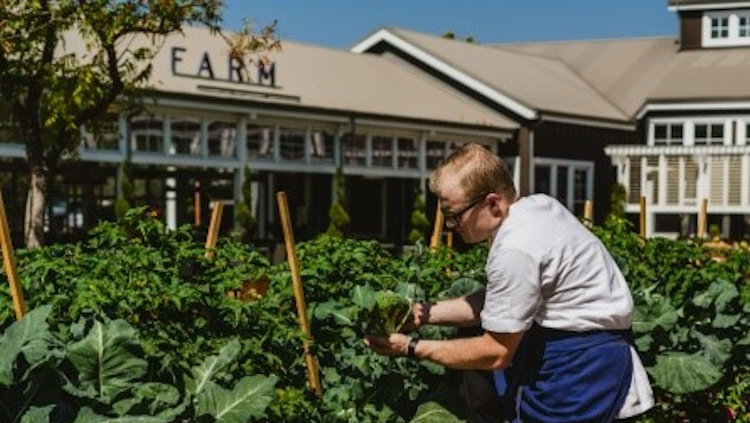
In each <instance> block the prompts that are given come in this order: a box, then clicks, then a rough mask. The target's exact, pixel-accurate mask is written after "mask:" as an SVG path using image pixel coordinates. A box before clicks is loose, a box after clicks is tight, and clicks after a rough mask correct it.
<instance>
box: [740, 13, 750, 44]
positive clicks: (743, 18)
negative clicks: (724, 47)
mask: <svg viewBox="0 0 750 423" xmlns="http://www.w3.org/2000/svg"><path fill="white" fill-rule="evenodd" d="M738 18H739V21H738V30H739V33H738V34H737V35H738V36H739V37H740V38H748V37H750V14H746V15H739V17H738Z"/></svg>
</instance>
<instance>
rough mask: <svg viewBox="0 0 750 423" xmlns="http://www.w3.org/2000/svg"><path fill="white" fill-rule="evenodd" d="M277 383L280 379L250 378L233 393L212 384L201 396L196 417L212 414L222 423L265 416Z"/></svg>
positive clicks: (267, 377) (243, 422) (242, 380)
mask: <svg viewBox="0 0 750 423" xmlns="http://www.w3.org/2000/svg"><path fill="white" fill-rule="evenodd" d="M277 380H278V378H277V377H276V376H261V375H255V376H246V377H244V378H242V379H240V381H239V382H237V384H236V385H235V387H234V389H232V390H227V389H224V388H222V387H220V386H218V385H216V384H215V383H209V384H207V385H206V386H205V389H204V390H203V391H201V392H200V394H198V396H197V400H198V403H197V406H196V414H197V415H202V414H210V415H211V416H213V417H214V418H215V419H216V422H218V423H247V421H248V420H249V419H251V418H253V417H262V416H263V415H264V414H265V410H266V407H267V406H268V404H269V403H270V402H271V399H272V398H273V388H274V386H275V385H276V382H277Z"/></svg>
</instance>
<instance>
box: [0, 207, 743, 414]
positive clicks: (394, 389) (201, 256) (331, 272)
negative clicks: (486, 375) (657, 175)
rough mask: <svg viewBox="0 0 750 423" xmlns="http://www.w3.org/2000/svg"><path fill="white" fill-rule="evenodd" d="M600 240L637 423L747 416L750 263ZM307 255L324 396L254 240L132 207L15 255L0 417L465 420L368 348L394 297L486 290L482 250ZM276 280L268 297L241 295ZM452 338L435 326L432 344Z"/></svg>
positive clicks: (436, 391) (434, 374)
mask: <svg viewBox="0 0 750 423" xmlns="http://www.w3.org/2000/svg"><path fill="white" fill-rule="evenodd" d="M594 231H595V232H596V233H597V235H598V236H599V237H600V238H601V239H602V240H603V242H604V243H605V244H606V245H607V247H608V248H610V250H611V251H612V253H613V254H614V256H615V258H616V259H617V261H618V263H619V264H620V266H621V268H622V270H623V273H624V274H625V276H626V278H627V279H628V281H629V283H630V285H631V288H632V290H633V292H634V298H635V300H636V304H637V308H636V314H635V322H634V332H635V335H636V346H637V348H638V350H639V351H640V353H641V356H642V358H643V360H644V364H645V365H646V366H647V367H648V368H649V373H650V376H651V377H652V381H653V383H654V388H655V392H656V394H657V401H658V404H657V407H656V408H655V409H654V410H653V411H651V412H650V413H648V414H647V415H646V416H644V417H642V418H641V421H658V422H676V421H686V422H687V421H722V420H721V419H724V420H728V418H729V417H730V416H732V415H734V416H735V417H734V418H735V419H736V420H735V421H744V422H748V421H750V414H749V413H750V409H749V407H748V403H750V398H749V395H750V364H749V362H750V355H749V354H750V350H749V349H748V346H749V345H750V317H749V316H748V315H749V314H750V283H749V282H748V279H749V278H750V256H749V255H748V251H747V250H745V249H742V248H737V249H733V250H728V251H727V252H726V260H725V261H716V260H712V259H711V256H710V254H709V252H707V251H706V250H705V249H704V248H703V247H702V246H701V245H700V244H699V243H693V242H683V241H670V240H664V239H649V240H647V241H646V242H641V240H640V239H639V238H638V237H637V236H636V235H634V234H633V233H632V228H630V227H629V226H627V224H626V223H625V222H623V221H620V220H612V221H610V222H608V224H607V225H606V226H605V227H596V228H594ZM297 254H298V258H299V263H300V267H301V276H302V279H303V280H304V284H305V286H304V289H305V298H306V301H307V305H308V309H307V311H308V316H309V321H310V326H311V330H312V339H310V341H311V351H312V353H313V355H314V356H315V357H316V359H317V361H318V364H319V368H320V379H321V383H322V395H321V396H320V397H318V396H316V395H314V394H313V393H312V392H311V391H310V389H308V378H307V372H306V369H305V362H304V357H303V351H302V345H303V341H304V340H305V336H304V335H303V332H302V331H301V330H300V327H299V323H298V321H297V316H296V308H295V302H294V295H293V290H292V284H291V276H290V271H289V268H288V266H287V265H286V264H280V265H272V264H271V263H269V261H268V260H267V259H266V258H265V257H264V256H263V255H261V254H260V253H258V252H256V251H254V250H253V249H252V248H250V247H249V246H247V245H242V244H239V243H235V242H232V241H229V240H227V239H221V240H219V243H218V246H217V248H216V251H215V254H214V256H213V258H206V257H205V249H204V248H203V245H202V244H201V242H200V241H195V240H193V239H192V235H191V232H190V229H189V228H182V229H179V230H177V231H168V230H166V228H165V227H164V225H163V224H162V223H161V222H160V221H158V220H155V219H154V218H152V217H150V216H148V215H147V214H145V213H143V210H140V209H136V210H133V211H131V212H130V213H129V214H128V217H127V218H126V219H125V220H124V221H123V222H122V223H121V224H114V223H104V224H102V225H100V226H99V227H97V228H96V229H95V230H94V231H93V232H92V233H91V237H90V238H89V239H88V240H87V241H85V242H81V243H77V244H67V245H51V246H48V247H44V248H41V249H38V250H34V251H20V252H19V254H18V262H19V274H20V276H21V283H22V285H23V289H24V292H25V296H26V301H27V304H28V306H29V309H30V310H32V311H31V313H30V314H29V315H27V316H26V317H25V318H24V319H23V320H22V321H21V322H19V323H17V324H13V322H14V320H15V318H14V314H13V307H12V304H11V298H10V295H9V291H8V286H7V283H5V280H4V278H5V275H4V274H2V277H0V282H2V283H0V330H2V335H1V336H0V351H2V352H3V353H2V354H0V404H1V405H0V421H3V422H4V421H6V420H7V421H10V422H12V421H17V422H21V421H24V422H37V421H38V422H46V421H50V422H56V421H60V422H63V421H64V422H72V421H76V422H81V423H83V422H89V421H90V422H100V421H123V422H125V421H147V422H172V421H176V422H182V421H191V422H200V421H222V422H247V421H267V422H282V421H287V422H322V421H326V422H327V421H333V422H336V421H342V422H396V421H405V422H408V421H411V420H418V419H419V418H420V416H426V415H429V416H431V417H430V419H428V420H422V421H440V422H442V421H446V422H450V421H460V420H461V419H463V418H464V417H465V410H464V408H463V404H462V402H461V401H460V400H457V399H456V398H457V397H458V393H457V390H456V385H457V382H458V374H457V373H455V372H453V371H447V370H446V369H444V368H442V367H440V366H437V365H432V364H429V363H427V362H419V361H414V360H408V359H406V358H389V357H380V356H377V355H375V354H374V353H372V352H370V351H369V350H368V349H367V348H366V347H365V346H364V345H363V343H362V336H363V334H364V333H365V332H366V331H367V330H368V327H370V326H368V325H372V324H373V323H372V322H368V319H370V317H371V316H372V315H373V312H374V311H375V310H376V309H377V307H378V306H377V304H378V302H377V298H378V297H379V296H381V297H382V296H383V293H384V292H386V291H391V292H394V293H398V294H400V295H401V296H405V297H408V298H411V299H412V300H415V301H419V300H423V299H438V298H442V297H452V296H456V295H460V294H463V293H468V292H471V291H473V290H476V289H480V288H481V286H482V284H483V283H484V273H483V269H484V258H485V254H486V246H483V245H480V246H477V247H476V248H473V249H471V250H469V251H467V252H456V251H450V250H448V249H445V248H440V249H438V250H436V251H434V252H433V251H430V250H429V249H425V248H422V247H418V248H417V249H416V250H415V251H413V252H411V253H408V254H404V255H401V256H393V255H391V254H390V253H388V252H387V251H385V250H384V249H383V248H382V247H380V246H379V245H378V244H377V243H375V242H371V241H355V240H350V239H337V238H331V237H326V236H322V237H320V238H317V239H315V240H312V241H309V242H305V243H301V244H299V245H298V246H297ZM448 269H450V270H448ZM264 276H265V277H267V280H268V285H267V288H266V287H265V285H264V286H263V288H266V290H265V294H264V295H263V296H257V295H249V294H248V295H243V294H242V293H245V292H249V288H248V286H249V283H250V282H253V281H258V280H261V281H262V280H263V277H264ZM243 288H244V289H243ZM256 293H257V291H256ZM453 335H454V332H453V331H452V330H450V329H444V328H434V327H428V328H423V329H422V337H424V338H443V337H450V336H453ZM428 413H429V414H428ZM22 419H23V420H22ZM136 419H138V420H136ZM717 419H719V420H717Z"/></svg>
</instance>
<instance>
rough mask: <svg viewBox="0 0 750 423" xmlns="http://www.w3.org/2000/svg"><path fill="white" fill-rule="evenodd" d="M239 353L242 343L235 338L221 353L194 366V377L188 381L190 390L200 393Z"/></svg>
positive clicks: (187, 384)
mask: <svg viewBox="0 0 750 423" xmlns="http://www.w3.org/2000/svg"><path fill="white" fill-rule="evenodd" d="M239 353H240V343H239V341H238V340H236V339H233V340H232V341H230V342H229V343H227V344H226V345H224V346H223V347H222V348H221V350H219V354H217V355H212V356H210V357H208V358H207V359H205V360H203V363H201V364H200V365H199V366H198V367H194V368H193V371H192V376H193V377H192V379H189V380H188V381H187V383H186V388H187V389H188V391H189V392H190V393H192V394H199V393H200V392H201V391H203V390H204V389H205V388H206V386H207V385H208V384H209V383H210V382H211V380H212V379H213V378H214V376H215V375H216V374H217V373H219V372H221V371H222V370H224V368H225V367H227V366H228V365H229V364H230V363H232V362H233V361H234V360H235V358H236V357H237V355H238V354H239Z"/></svg>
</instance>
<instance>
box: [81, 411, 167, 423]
mask: <svg viewBox="0 0 750 423" xmlns="http://www.w3.org/2000/svg"><path fill="white" fill-rule="evenodd" d="M73 423H172V422H171V420H168V419H166V418H162V417H153V416H122V417H108V416H102V415H99V414H96V413H95V412H94V411H93V410H91V409H90V408H88V407H84V408H82V409H81V411H79V412H78V415H77V416H76V419H75V421H74V422H73Z"/></svg>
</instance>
